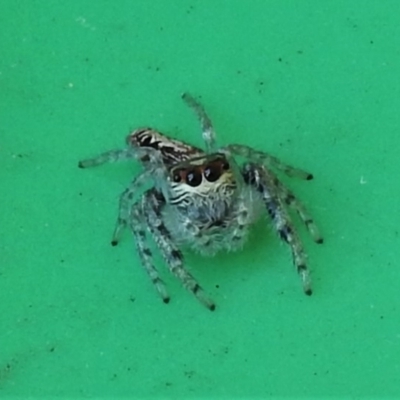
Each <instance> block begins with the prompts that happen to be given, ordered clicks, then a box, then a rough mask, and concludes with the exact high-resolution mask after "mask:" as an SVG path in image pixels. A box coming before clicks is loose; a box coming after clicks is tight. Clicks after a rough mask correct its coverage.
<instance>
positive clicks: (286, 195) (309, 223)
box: [274, 178, 324, 244]
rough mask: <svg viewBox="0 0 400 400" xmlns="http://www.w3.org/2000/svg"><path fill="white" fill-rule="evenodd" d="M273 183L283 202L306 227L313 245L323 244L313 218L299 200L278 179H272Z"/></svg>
mask: <svg viewBox="0 0 400 400" xmlns="http://www.w3.org/2000/svg"><path fill="white" fill-rule="evenodd" d="M274 183H275V184H276V186H277V187H278V190H279V192H280V194H281V197H282V199H283V201H284V202H285V203H286V204H287V205H288V206H289V207H292V208H293V209H294V210H295V211H296V212H297V214H298V215H299V217H300V219H301V220H302V221H303V223H304V225H305V226H306V228H307V230H308V232H309V233H310V235H311V237H312V238H313V240H314V242H315V243H318V244H322V243H323V242H324V239H323V237H322V236H321V234H320V232H319V229H318V227H317V225H316V224H315V222H314V220H313V218H312V217H311V215H310V214H309V213H308V211H307V210H306V208H305V207H304V205H303V204H302V203H301V202H300V200H299V199H297V198H296V196H295V195H294V194H293V193H292V192H291V191H290V190H289V189H288V188H286V187H285V186H284V185H283V184H282V183H281V182H280V181H279V180H278V179H276V178H275V179H274Z"/></svg>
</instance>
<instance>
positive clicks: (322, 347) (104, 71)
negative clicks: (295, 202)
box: [0, 0, 400, 398]
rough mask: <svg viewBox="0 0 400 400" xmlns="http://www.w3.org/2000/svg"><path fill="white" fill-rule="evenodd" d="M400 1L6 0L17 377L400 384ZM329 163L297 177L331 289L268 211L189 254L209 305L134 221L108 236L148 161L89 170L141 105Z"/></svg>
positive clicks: (134, 382) (170, 122)
mask: <svg viewBox="0 0 400 400" xmlns="http://www.w3.org/2000/svg"><path fill="white" fill-rule="evenodd" d="M399 15H400V3H399V2H397V1H382V2H377V1H367V2H364V3H363V5H361V2H347V1H319V0H315V1H311V0H309V1H307V2H298V1H286V2H283V1H278V0H276V1H267V0H265V1H261V0H259V1H255V0H253V1H246V0H237V1H222V0H219V1H211V0H205V1H195V0H193V1H183V0H181V1H177V0H174V1H169V2H167V1H163V0H160V1H155V0H153V1H151V2H150V1H139V0H133V1H122V0H121V1H116V2H114V3H113V4H112V2H106V1H97V2H94V1H69V2H61V1H35V0H27V1H22V0H21V1H18V2H17V1H5V0H3V1H1V3H0V23H1V34H0V49H1V58H0V110H1V111H0V184H1V196H0V208H1V210H2V213H1V224H0V235H1V240H0V259H1V262H0V320H1V330H0V397H1V398H8V397H10V398H11V397H14V396H15V397H20V398H23V397H28V396H31V397H33V398H39V397H43V396H47V397H49V398H55V397H56V396H57V397H60V396H66V397H70V398H81V397H82V398H83V397H88V396H92V397H104V398H117V397H123V396H124V397H131V398H134V397H137V398H139V397H140V398H155V397H165V398H168V397H170V398H183V397H193V398H195V397H196V398H200V397H203V398H211V397H213V398H234V397H236V398H239V397H240V398H257V397H258V398H261V397H264V398H265V397H267V396H273V397H286V396H291V397H296V398H298V397H303V398H304V397H312V396H314V397H327V396H330V397H344V396H345V395H347V396H349V397H352V398H361V397H380V398H382V397H399V396H400V379H399V377H400V323H399V312H400V307H399V296H398V293H399V285H400V275H399V267H398V262H399V260H398V259H399V257H398V253H399V248H400V247H399V231H398V229H399V228H398V227H399V206H398V199H399V195H400V189H399V180H398V173H399V172H398V171H399V158H398V151H399V150H398V149H399V143H400V139H399V124H400V112H399V110H400V101H399V99H400V79H399V70H400V44H399V43H400V42H399V39H398V38H399V35H400V24H399ZM186 90H188V91H190V92H191V93H193V94H194V95H197V96H201V97H202V101H203V103H204V105H205V107H206V109H207V111H208V113H209V114H210V116H211V117H212V119H213V122H214V125H215V127H216V129H217V132H218V135H219V141H220V143H221V144H225V143H230V142H242V143H246V144H248V145H252V146H255V147H257V148H260V149H262V150H265V151H269V152H271V153H272V154H275V155H277V156H279V157H280V158H282V159H283V160H285V161H286V162H289V163H292V164H294V165H297V166H299V167H302V168H305V169H308V170H310V171H312V172H313V173H314V174H315V176H316V179H315V180H314V181H312V182H301V181H296V180H286V182H287V183H288V184H289V185H290V187H291V188H292V189H293V190H294V191H295V193H296V194H297V195H298V196H299V197H300V198H301V199H302V200H303V202H304V203H305V204H306V205H307V206H308V208H309V209H310V211H311V212H312V214H313V216H314V217H315V219H316V221H317V222H318V224H319V226H320V227H321V230H322V231H323V233H324V236H325V239H326V242H325V244H324V245H323V246H317V245H314V244H313V243H312V241H311V240H310V239H309V237H308V236H307V233H306V232H305V230H304V229H302V227H301V226H300V225H299V229H300V233H301V236H302V238H303V239H304V243H305V247H306V250H307V252H308V254H309V263H310V266H311V268H312V272H313V279H314V289H315V294H314V295H313V296H312V297H311V298H307V297H306V296H304V295H303V294H302V291H301V285H300V282H299V279H298V277H297V276H296V274H295V272H294V271H293V267H292V264H291V257H290V254H289V252H288V250H287V249H286V248H285V246H284V245H281V244H280V243H279V240H278V239H277V238H276V236H275V235H274V234H273V232H272V229H271V228H270V226H269V224H268V223H266V221H264V222H261V223H259V224H258V225H257V226H256V227H255V229H254V231H253V233H252V235H251V237H250V240H249V242H248V244H247V245H246V247H245V249H244V250H243V251H242V252H240V253H235V254H228V255H226V254H221V255H219V256H218V257H215V258H213V259H207V258H200V257H198V256H196V255H195V254H192V253H189V254H188V255H187V264H188V266H189V267H190V269H191V271H192V272H193V273H194V274H195V275H196V277H197V278H198V279H199V281H200V282H201V283H202V285H203V286H204V287H205V289H206V290H207V291H208V292H209V293H210V294H211V295H212V297H213V298H214V299H215V301H216V302H217V305H218V308H217V311H216V312H214V313H211V312H209V311H207V310H206V309H204V308H202V307H201V306H200V305H199V304H198V303H197V302H196V301H195V300H194V299H193V298H192V297H191V295H190V294H189V293H187V292H186V291H185V290H184V289H183V288H181V287H180V285H179V283H178V282H177V281H176V280H175V279H173V278H172V277H171V276H170V275H169V273H168V271H167V270H166V269H165V268H164V266H163V262H162V260H161V258H160V257H157V258H156V262H157V265H159V270H160V272H161V274H162V276H163V277H164V279H165V280H166V281H167V284H168V288H169V291H170V293H171V296H172V301H171V303H170V304H169V305H168V306H166V305H164V304H162V302H161V301H160V300H159V298H158V297H157V295H156V293H155V291H154V289H153V288H152V287H151V284H150V283H149V280H148V278H147V276H146V275H145V273H144V271H143V270H142V269H141V267H140V265H139V260H138V256H137V255H136V253H135V251H134V246H133V243H132V239H131V238H130V235H128V234H126V235H125V236H124V240H123V242H122V243H121V245H120V246H119V247H117V248H112V247H111V246H110V245H109V240H110V237H111V233H112V229H113V227H114V221H115V217H116V209H117V202H118V195H119V193H120V192H121V191H122V190H123V189H124V187H125V185H126V184H127V183H128V182H129V181H130V179H131V178H132V176H133V174H134V173H137V172H138V171H139V166H138V165H132V164H118V165H108V166H104V167H101V168H98V169H92V170H79V169H78V168H77V161H78V160H79V159H81V158H84V157H88V156H92V155H95V154H97V153H99V152H101V151H103V150H107V149H110V148H117V147H121V146H123V144H124V137H125V135H126V134H127V133H128V132H129V130H130V129H132V128H134V127H138V126H143V125H145V126H146V125H150V126H153V127H156V128H158V129H160V130H162V131H164V132H166V133H169V134H172V135H174V136H175V137H177V138H179V139H183V140H188V141H190V142H192V143H194V144H201V137H200V134H199V127H198V124H197V121H196V119H195V118H194V117H193V115H192V113H191V111H190V110H188V109H187V108H186V107H185V105H184V104H183V103H182V102H181V100H180V94H181V93H182V92H183V91H186Z"/></svg>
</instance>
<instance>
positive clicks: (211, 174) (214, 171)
mask: <svg viewBox="0 0 400 400" xmlns="http://www.w3.org/2000/svg"><path fill="white" fill-rule="evenodd" d="M220 176H221V172H220V170H219V168H216V166H215V165H209V166H208V167H207V168H206V169H205V170H204V177H205V178H206V179H207V180H208V182H215V181H217V180H218V178H219V177H220Z"/></svg>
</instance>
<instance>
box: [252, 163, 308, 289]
mask: <svg viewBox="0 0 400 400" xmlns="http://www.w3.org/2000/svg"><path fill="white" fill-rule="evenodd" d="M244 178H245V181H246V182H247V183H248V184H251V185H253V186H254V188H255V189H256V190H257V191H258V192H259V193H260V194H261V198H262V200H263V202H264V204H265V207H266V208H267V211H268V214H269V216H270V217H271V220H272V222H273V224H274V228H275V230H276V231H277V232H278V234H279V236H280V238H281V239H282V240H283V241H285V242H286V243H287V244H288V245H289V246H290V249H291V251H292V255H293V263H294V265H295V267H296V270H297V272H298V274H299V275H300V277H301V280H302V283H303V290H304V293H305V294H307V295H311V294H312V288H311V277H310V272H309V270H308V267H307V263H306V255H305V253H304V250H303V245H302V243H301V241H300V239H299V237H298V236H297V233H296V231H295V228H294V226H293V224H292V221H291V219H290V216H289V214H288V213H287V212H286V210H285V204H284V202H283V201H282V200H283V199H282V198H281V197H280V195H279V191H278V190H277V187H276V186H275V185H274V178H273V176H272V175H270V174H269V172H268V171H267V170H266V169H265V168H263V167H262V166H261V167H260V166H257V165H255V164H247V165H246V166H245V168H244Z"/></svg>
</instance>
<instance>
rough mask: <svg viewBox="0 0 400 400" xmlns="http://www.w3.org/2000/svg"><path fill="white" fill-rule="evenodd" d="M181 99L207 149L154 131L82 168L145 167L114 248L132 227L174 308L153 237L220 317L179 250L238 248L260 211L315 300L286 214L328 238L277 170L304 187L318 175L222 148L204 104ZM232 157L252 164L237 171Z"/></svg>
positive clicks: (127, 197)
mask: <svg viewBox="0 0 400 400" xmlns="http://www.w3.org/2000/svg"><path fill="white" fill-rule="evenodd" d="M182 98H183V100H184V101H185V102H186V104H187V105H188V106H189V107H190V108H192V109H193V110H194V112H195V114H196V115H197V117H198V119H199V120H200V124H201V129H202V134H203V139H204V142H205V146H206V150H202V149H200V148H197V147H194V146H192V145H189V144H186V143H184V142H181V141H178V140H174V139H171V138H169V137H168V136H165V135H163V134H161V133H160V132H157V131H155V130H153V129H151V128H140V129H137V130H135V131H134V132H132V133H131V134H129V135H128V136H127V138H126V143H127V145H128V147H127V148H126V149H124V150H111V151H108V152H106V153H103V154H101V155H99V156H97V157H95V158H91V159H87V160H84V161H80V162H79V167H80V168H88V167H94V166H97V165H100V164H104V163H107V162H115V161H120V160H127V159H137V160H139V161H140V162H141V163H142V165H143V167H144V171H143V172H142V173H141V174H139V175H138V176H136V177H135V178H134V179H133V181H132V182H131V184H130V185H129V187H128V188H127V189H126V190H125V191H124V192H123V193H122V195H121V197H120V203H119V215H118V220H117V224H116V227H115V230H114V235H113V238H112V244H113V245H116V244H117V243H118V240H119V237H120V233H121V231H122V229H123V228H125V227H126V226H128V227H129V228H130V230H131V231H132V233H133V236H134V237H135V239H136V246H137V251H138V253H139V256H140V259H141V262H142V264H143V267H144V268H145V270H146V271H147V273H148V274H149V276H150V279H151V280H152V282H153V284H154V286H155V287H156V289H157V291H158V293H159V294H160V296H161V298H162V299H163V301H164V302H165V303H168V302H169V299H170V297H169V295H168V293H167V289H166V287H165V284H164V282H163V280H162V279H161V278H160V276H159V274H158V272H157V270H156V268H155V266H154V265H153V261H152V253H151V251H150V249H149V247H148V245H147V242H146V232H147V233H150V235H151V236H152V237H153V239H154V241H155V243H156V245H157V247H158V249H159V250H160V252H161V254H162V256H163V257H164V259H165V261H166V264H167V265H168V268H169V270H170V271H171V272H172V273H173V274H174V275H175V276H176V277H177V278H179V279H180V280H181V282H182V284H183V286H185V287H186V288H187V289H188V290H190V291H191V292H192V293H193V294H194V295H195V296H196V297H197V299H198V300H199V301H200V302H201V303H203V304H204V305H205V306H206V307H207V308H208V309H210V310H214V309H215V304H214V302H213V301H212V300H211V299H210V298H209V297H208V296H207V295H206V293H205V292H204V290H203V289H202V287H201V286H200V285H199V284H198V283H197V281H196V279H195V278H194V277H193V276H192V274H191V273H190V272H189V271H188V270H187V269H186V268H185V266H184V260H183V256H182V252H181V251H180V250H179V245H181V244H188V245H189V246H190V247H192V248H194V249H195V250H198V251H200V252H201V253H203V254H209V255H212V254H215V253H216V252H218V251H220V250H223V249H224V250H228V251H231V250H237V249H240V248H241V247H242V245H243V243H244V241H245V239H246V236H247V233H248V230H249V228H250V225H251V224H252V223H253V222H254V221H255V220H256V219H257V218H258V217H259V216H260V213H259V211H260V209H264V210H266V211H267V213H268V215H269V217H270V219H271V220H272V224H273V226H274V228H275V230H276V232H277V233H278V234H279V236H280V238H281V239H282V240H283V241H284V242H286V243H287V244H288V245H289V247H290V249H291V251H292V255H293V262H294V265H295V267H296V270H297V272H298V273H299V275H300V277H301V280H302V284H303V290H304V293H305V294H307V295H311V293H312V289H311V279H310V274H309V270H308V268H307V264H306V255H305V253H304V251H303V246H302V243H301V241H300V239H299V237H298V235H297V233H296V230H295V228H294V226H293V224H292V221H291V218H290V216H289V213H288V210H287V209H288V207H291V208H292V209H294V210H295V211H296V212H297V214H298V215H299V217H300V219H301V220H302V221H303V222H304V224H305V225H306V227H307V229H308V231H309V232H310V234H311V236H312V237H313V239H314V241H315V242H316V243H322V242H323V239H322V237H321V236H320V234H319V232H318V229H317V227H316V225H315V224H314V222H313V220H312V218H311V217H310V215H309V214H308V213H307V211H306V210H305V208H304V207H303V205H302V204H301V203H300V202H299V201H298V200H297V199H296V198H295V196H294V195H293V193H292V192H291V191H290V190H289V189H287V188H286V187H285V186H284V185H283V184H282V182H281V181H280V180H279V179H278V178H277V176H276V175H275V172H273V169H275V170H279V171H281V172H283V173H285V174H286V175H289V176H296V177H298V178H301V179H306V180H310V179H312V178H313V176H312V175H311V174H309V173H307V172H305V171H302V170H300V169H297V168H293V167H291V166H289V165H286V164H284V163H282V162H281V161H280V160H278V159H277V158H275V157H273V156H271V155H269V154H267V153H264V152H261V151H257V150H254V149H252V148H251V147H248V146H244V145H238V144H231V145H228V146H225V147H221V148H218V147H217V146H216V144H215V132H214V129H213V126H212V123H211V120H210V119H209V117H208V116H207V114H206V112H205V110H204V109H203V107H202V106H201V104H200V103H199V102H198V101H197V100H195V99H194V98H193V97H192V96H191V95H190V94H188V93H185V94H183V96H182ZM234 156H239V157H242V158H244V159H245V160H246V162H244V163H243V164H242V165H239V164H238V163H237V162H236V160H235V158H234ZM149 180H150V181H151V180H152V181H153V182H154V186H153V187H152V188H151V189H149V190H146V191H145V192H144V193H143V194H142V195H141V196H138V189H139V188H140V186H142V185H143V184H144V183H147V182H149Z"/></svg>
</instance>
